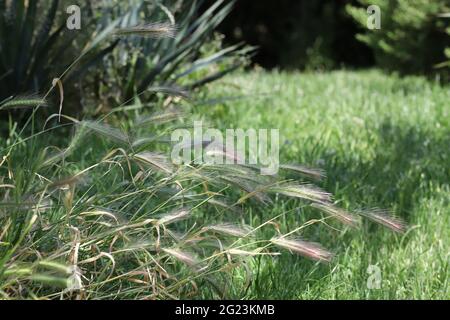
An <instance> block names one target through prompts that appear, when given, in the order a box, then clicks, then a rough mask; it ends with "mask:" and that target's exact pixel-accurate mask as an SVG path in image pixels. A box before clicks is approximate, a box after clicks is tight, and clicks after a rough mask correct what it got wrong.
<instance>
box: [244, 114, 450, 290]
mask: <svg viewBox="0 0 450 320" xmlns="http://www.w3.org/2000/svg"><path fill="white" fill-rule="evenodd" d="M373 132H374V138H375V139H374V141H377V144H376V146H375V147H374V149H373V151H374V153H373V157H370V158H371V159H370V161H365V160H360V161H358V160H355V159H363V157H355V155H351V154H341V153H339V154H338V153H330V152H329V148H328V147H327V146H321V147H319V148H317V147H315V148H314V150H315V152H314V157H315V158H317V157H320V158H321V159H324V161H325V164H326V170H327V173H328V179H327V181H326V182H325V185H324V188H326V189H327V190H328V191H332V192H333V193H334V194H335V198H336V199H339V200H342V201H343V204H347V205H349V207H350V208H355V206H354V205H355V204H356V205H359V206H361V207H362V208H370V207H381V208H387V209H391V210H393V211H395V213H396V214H397V215H400V216H403V218H404V219H405V220H407V221H408V222H409V223H414V218H415V217H414V216H412V213H413V211H414V209H415V207H416V206H419V205H420V202H421V199H422V198H429V197H430V198H431V197H433V194H432V193H433V188H434V187H435V186H437V185H444V184H449V182H450V167H449V163H450V159H449V157H450V154H449V150H450V132H448V130H440V131H439V130H436V131H433V130H430V131H427V130H425V129H422V128H419V127H414V126H399V125H396V124H393V123H392V122H391V121H390V120H389V119H387V120H385V121H384V122H382V124H381V125H380V126H379V128H378V129H377V130H374V131H373ZM310 156H311V155H308V156H307V157H310ZM293 205H294V204H293ZM295 219H298V217H297V218H295ZM292 223H293V224H294V225H295V224H296V223H295V222H294V221H292ZM366 227H367V228H366ZM366 227H365V228H364V229H365V230H363V231H361V234H362V233H364V236H361V237H357V240H356V241H359V242H361V243H357V244H353V245H356V246H358V252H357V253H355V254H353V255H352V253H351V252H352V251H353V250H354V249H355V248H352V247H349V244H350V241H351V239H353V238H354V236H355V235H356V234H355V233H354V232H343V233H339V232H336V233H333V232H330V230H327V229H325V230H324V228H323V226H319V227H318V228H311V230H307V233H306V234H307V235H308V237H309V236H311V238H310V239H312V240H314V241H318V242H320V243H322V244H323V245H324V246H326V247H328V248H330V249H332V250H335V251H336V252H337V253H338V255H339V256H340V257H339V258H338V259H337V261H336V262H335V263H332V264H331V265H320V264H314V263H313V262H310V261H307V260H305V259H303V258H300V257H296V256H291V255H282V256H281V257H279V258H277V259H274V260H271V261H265V262H264V265H263V266H262V268H261V273H260V274H259V275H258V277H257V278H256V281H255V282H254V283H253V288H252V290H250V291H251V292H252V294H256V296H255V297H257V298H275V299H296V298H308V299H314V298H317V299H319V298H339V297H338V296H337V293H336V292H338V289H337V290H336V291H334V292H331V291H332V290H331V289H330V287H331V286H330V285H329V283H330V281H332V280H331V279H332V278H333V272H332V271H334V272H335V273H336V272H338V273H343V272H344V271H345V270H342V269H340V268H341V267H342V265H340V264H339V261H341V262H342V261H344V260H345V262H344V264H345V265H347V266H348V265H353V264H354V265H355V267H354V268H355V269H354V270H352V273H353V276H354V275H355V274H357V275H359V277H356V278H358V279H359V280H355V282H353V283H352V282H348V283H347V282H346V281H345V275H343V274H341V275H339V276H338V277H337V278H339V280H334V281H336V282H334V283H333V285H336V286H339V285H343V286H348V287H350V288H351V286H354V287H355V297H359V298H361V296H364V295H365V294H366V292H365V291H364V290H366V289H365V287H364V281H365V279H366V278H367V273H366V271H367V266H368V265H369V264H370V261H379V260H378V254H379V252H381V251H382V248H386V246H391V245H392V246H398V245H400V243H399V241H396V239H397V240H398V237H397V238H396V236H395V235H391V234H390V233H389V232H382V231H381V228H380V227H378V226H376V225H374V224H371V223H368V224H366ZM406 243H407V241H406V242H405V243H403V245H406ZM346 251H347V252H348V253H347V252H346ZM340 259H341V260H340ZM399 263H401V261H400V262H399ZM334 268H336V269H334ZM357 281H359V282H357ZM356 287H358V288H359V289H356ZM311 288H314V289H311ZM322 288H324V289H322ZM322 290H327V292H326V293H324V292H322ZM349 290H353V289H349ZM356 290H360V291H359V293H356ZM378 294H379V295H380V296H379V298H384V297H385V296H383V294H385V293H381V292H380V293H378ZM344 298H351V297H349V296H347V297H344Z"/></svg>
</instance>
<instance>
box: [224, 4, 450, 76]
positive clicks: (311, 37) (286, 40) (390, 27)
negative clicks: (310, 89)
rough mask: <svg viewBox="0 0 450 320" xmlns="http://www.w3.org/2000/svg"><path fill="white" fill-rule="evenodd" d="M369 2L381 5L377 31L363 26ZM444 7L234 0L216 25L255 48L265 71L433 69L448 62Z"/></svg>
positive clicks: (446, 6) (449, 41)
mask: <svg viewBox="0 0 450 320" xmlns="http://www.w3.org/2000/svg"><path fill="white" fill-rule="evenodd" d="M369 5H378V6H379V7H380V9H381V12H382V16H381V21H382V22H381V24H382V26H381V30H368V29H367V27H366V23H367V17H368V14H367V11H366V9H367V7H368V6H369ZM446 12H447V13H448V12H449V2H448V1H447V0H436V1H428V0H412V1H411V0H376V1H366V0H350V1H334V0H317V1H308V0H279V1H271V0H260V1H258V3H257V4H256V3H255V1H251V0H238V1H237V3H236V10H234V11H233V12H232V13H231V15H230V16H229V17H228V19H226V20H225V23H224V24H223V25H222V27H221V29H220V30H221V31H222V32H224V33H225V34H226V35H227V37H228V39H229V41H236V40H245V41H247V42H248V43H250V44H253V45H258V46H259V47H260V50H259V53H258V55H256V56H255V59H254V62H255V63H257V64H260V65H261V66H263V67H267V68H273V67H280V68H284V69H294V68H300V69H316V70H317V69H319V70H320V69H322V70H323V69H334V68H338V67H341V66H347V67H350V68H361V67H368V66H379V67H382V68H385V69H386V70H389V71H399V72H401V73H416V74H417V73H427V74H435V73H443V72H444V71H445V70H444V68H445V67H448V65H445V64H444V65H442V63H443V62H445V61H446V56H445V54H444V50H445V48H446V47H448V46H449V44H450V37H449V35H448V34H447V33H446V28H448V27H449V23H448V22H449V20H450V19H448V18H445V17H443V16H442V14H444V13H446ZM439 64H441V68H436V65H439ZM443 67H444V68H443Z"/></svg>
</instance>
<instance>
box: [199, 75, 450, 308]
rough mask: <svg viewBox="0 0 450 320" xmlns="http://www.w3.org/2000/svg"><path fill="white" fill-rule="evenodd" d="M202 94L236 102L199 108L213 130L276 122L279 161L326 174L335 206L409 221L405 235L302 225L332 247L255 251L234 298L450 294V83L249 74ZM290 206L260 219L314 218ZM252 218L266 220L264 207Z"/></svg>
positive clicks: (369, 227) (289, 223) (290, 223)
mask: <svg viewBox="0 0 450 320" xmlns="http://www.w3.org/2000/svg"><path fill="white" fill-rule="evenodd" d="M211 94H214V96H215V97H216V96H217V97H220V96H235V97H239V98H237V99H235V100H233V99H232V100H227V101H226V102H223V103H222V104H219V105H216V106H213V107H212V106H203V107H198V109H197V112H199V113H200V114H206V115H207V116H206V117H212V119H215V120H214V121H215V126H218V127H220V128H223V129H224V128H243V129H247V128H255V129H259V128H277V129H279V130H280V140H281V141H280V142H281V155H280V156H281V161H282V162H286V163H301V164H306V165H309V166H313V167H319V168H323V169H325V170H326V172H327V178H326V180H325V181H324V182H323V183H322V184H321V186H322V187H323V188H325V189H326V190H327V191H329V192H332V193H333V194H334V196H335V197H334V199H335V201H336V203H338V205H339V206H341V207H343V208H346V209H348V210H358V209H361V208H373V207H379V208H386V209H389V210H392V211H393V212H395V214H396V215H398V216H401V217H403V219H405V220H406V221H407V223H408V225H409V227H408V231H407V232H406V233H405V234H404V235H398V234H393V233H391V232H389V231H387V230H385V229H383V228H382V227H380V226H377V225H374V224H371V223H366V222H365V223H364V225H363V227H362V229H361V230H353V229H350V228H347V227H342V225H339V224H333V225H332V226H331V225H325V224H321V225H320V226H319V225H318V224H317V225H313V226H311V227H308V228H306V229H305V232H304V234H302V236H304V237H306V238H307V239H308V240H313V241H317V242H320V243H321V244H322V245H324V246H325V247H327V248H329V249H331V250H333V251H334V252H335V253H336V256H335V258H334V260H333V261H332V263H331V264H329V265H324V264H316V263H313V262H310V261H306V260H305V259H303V258H301V257H296V256H291V255H288V254H283V255H281V256H279V257H276V258H261V260H257V261H255V263H254V264H253V265H252V266H251V267H252V268H253V274H254V275H253V278H252V281H251V284H250V286H249V287H247V288H246V287H245V285H244V284H243V283H244V281H245V277H244V275H243V274H240V273H236V274H235V275H234V278H233V279H234V283H233V285H230V287H231V289H230V290H231V292H233V293H232V297H234V298H242V297H245V298H260V299H266V298H268V299H367V298H369V299H448V298H450V289H449V278H450V269H449V258H450V186H449V184H450V89H449V87H441V86H439V85H437V84H435V83H431V82H429V81H427V80H425V79H423V78H417V77H412V78H403V79H402V78H398V77H396V76H387V75H384V74H382V73H381V72H378V71H364V72H347V71H339V72H333V73H324V74H300V73H292V74H288V73H278V72H273V73H266V72H251V73H246V74H241V75H237V76H234V77H229V78H227V79H225V80H223V81H221V82H219V83H216V84H214V85H213V86H212V87H211ZM299 206H301V203H300V202H297V201H293V200H284V199H281V198H280V199H279V201H278V202H277V205H276V206H275V208H274V209H272V208H270V209H268V210H271V212H270V215H269V213H268V214H267V217H272V216H274V215H275V214H278V213H282V212H286V215H285V216H284V218H282V219H281V220H279V221H278V223H279V227H280V228H281V229H282V230H284V231H289V230H291V229H293V228H295V227H296V226H298V225H299V223H303V222H305V221H307V220H308V219H312V218H314V214H313V213H308V215H306V213H305V212H304V211H303V210H296V209H295V208H297V207H299ZM272 210H274V211H275V212H274V211H272ZM315 218H320V215H319V214H318V213H315ZM252 219H254V221H253V223H255V224H257V223H258V222H259V221H264V220H267V219H264V213H263V214H262V216H261V215H260V216H258V215H255V217H254V218H252ZM370 265H375V266H377V267H379V269H380V271H381V280H382V282H381V288H380V289H368V286H367V284H368V282H369V283H371V282H372V279H373V278H372V277H371V275H374V274H371V273H370V269H368V268H369V266H370ZM256 274H257V275H256ZM233 288H235V289H233ZM242 288H244V289H242ZM245 288H246V289H245ZM233 295H234V296H233Z"/></svg>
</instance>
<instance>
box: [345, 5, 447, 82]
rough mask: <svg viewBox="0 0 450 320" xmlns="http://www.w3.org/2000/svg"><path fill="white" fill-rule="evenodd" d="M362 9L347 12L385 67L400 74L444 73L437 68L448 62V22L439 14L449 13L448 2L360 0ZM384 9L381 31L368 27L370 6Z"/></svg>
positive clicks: (364, 41) (359, 35) (382, 11)
mask: <svg viewBox="0 0 450 320" xmlns="http://www.w3.org/2000/svg"><path fill="white" fill-rule="evenodd" d="M359 3H360V5H361V6H354V5H347V12H348V13H349V14H350V15H351V16H352V17H353V18H354V19H355V20H356V21H357V22H358V23H359V24H360V25H361V26H362V27H363V28H364V32H362V33H361V34H358V35H357V39H359V40H360V41H362V42H363V43H365V44H367V45H368V46H369V47H370V48H372V49H373V51H374V55H375V59H376V62H377V64H378V65H379V66H381V67H382V68H385V69H388V70H395V71H399V72H401V73H421V74H422V73H425V74H430V73H431V74H433V73H435V72H440V73H442V74H444V73H445V72H446V71H445V69H443V68H436V66H437V65H438V64H439V63H442V62H443V61H444V60H445V54H444V51H445V47H446V44H447V45H448V43H449V40H450V38H449V35H448V34H447V33H446V32H445V29H446V26H447V27H448V21H449V20H448V19H442V18H441V17H440V15H441V14H442V13H446V12H449V11H450V4H449V2H448V0H433V1H429V0H359ZM370 5H377V6H379V7H380V9H381V21H382V22H381V29H379V30H369V29H368V28H367V17H368V14H367V7H368V6H370Z"/></svg>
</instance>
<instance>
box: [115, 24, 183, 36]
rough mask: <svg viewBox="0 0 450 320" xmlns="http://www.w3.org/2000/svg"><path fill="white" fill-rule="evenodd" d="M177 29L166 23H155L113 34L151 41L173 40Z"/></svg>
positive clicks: (117, 31)
mask: <svg viewBox="0 0 450 320" xmlns="http://www.w3.org/2000/svg"><path fill="white" fill-rule="evenodd" d="M176 31H177V28H176V26H175V25H173V24H171V23H167V22H155V23H148V24H142V25H137V26H134V27H128V28H122V29H117V30H116V31H115V32H114V35H116V36H139V37H146V38H152V39H161V38H175V36H176Z"/></svg>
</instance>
